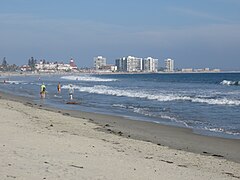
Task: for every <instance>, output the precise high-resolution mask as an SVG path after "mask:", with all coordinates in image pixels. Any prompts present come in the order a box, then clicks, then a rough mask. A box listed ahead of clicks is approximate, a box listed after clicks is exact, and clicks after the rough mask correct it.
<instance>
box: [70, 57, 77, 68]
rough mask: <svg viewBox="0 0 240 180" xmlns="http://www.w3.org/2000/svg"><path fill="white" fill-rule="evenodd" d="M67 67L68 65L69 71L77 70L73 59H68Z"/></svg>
mask: <svg viewBox="0 0 240 180" xmlns="http://www.w3.org/2000/svg"><path fill="white" fill-rule="evenodd" d="M69 65H70V69H71V70H77V68H78V67H77V65H76V64H75V62H74V59H73V58H71V59H70V62H69Z"/></svg>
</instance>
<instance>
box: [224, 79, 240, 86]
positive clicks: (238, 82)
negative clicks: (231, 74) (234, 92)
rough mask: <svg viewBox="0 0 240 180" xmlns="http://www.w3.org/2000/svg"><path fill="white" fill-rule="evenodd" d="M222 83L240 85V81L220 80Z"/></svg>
mask: <svg viewBox="0 0 240 180" xmlns="http://www.w3.org/2000/svg"><path fill="white" fill-rule="evenodd" d="M220 84H222V85H227V86H240V81H227V80H223V81H222V82H220Z"/></svg>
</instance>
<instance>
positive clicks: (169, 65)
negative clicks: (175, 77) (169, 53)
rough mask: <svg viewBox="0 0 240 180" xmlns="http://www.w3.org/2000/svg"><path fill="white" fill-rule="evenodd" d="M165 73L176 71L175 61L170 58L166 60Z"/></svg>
mask: <svg viewBox="0 0 240 180" xmlns="http://www.w3.org/2000/svg"><path fill="white" fill-rule="evenodd" d="M165 68H166V69H165V71H166V72H173V71H174V60H172V59H170V58H168V59H165Z"/></svg>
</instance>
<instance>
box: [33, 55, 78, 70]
mask: <svg viewBox="0 0 240 180" xmlns="http://www.w3.org/2000/svg"><path fill="white" fill-rule="evenodd" d="M35 69H36V70H37V71H39V72H55V71H76V70H77V66H76V65H75V63H74V60H73V59H72V58H71V59H70V62H69V64H66V63H58V62H46V61H45V60H40V61H39V63H36V64H35Z"/></svg>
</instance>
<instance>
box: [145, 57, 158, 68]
mask: <svg viewBox="0 0 240 180" xmlns="http://www.w3.org/2000/svg"><path fill="white" fill-rule="evenodd" d="M143 70H144V71H145V72H157V71H158V59H154V58H152V57H148V58H144V61H143Z"/></svg>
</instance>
